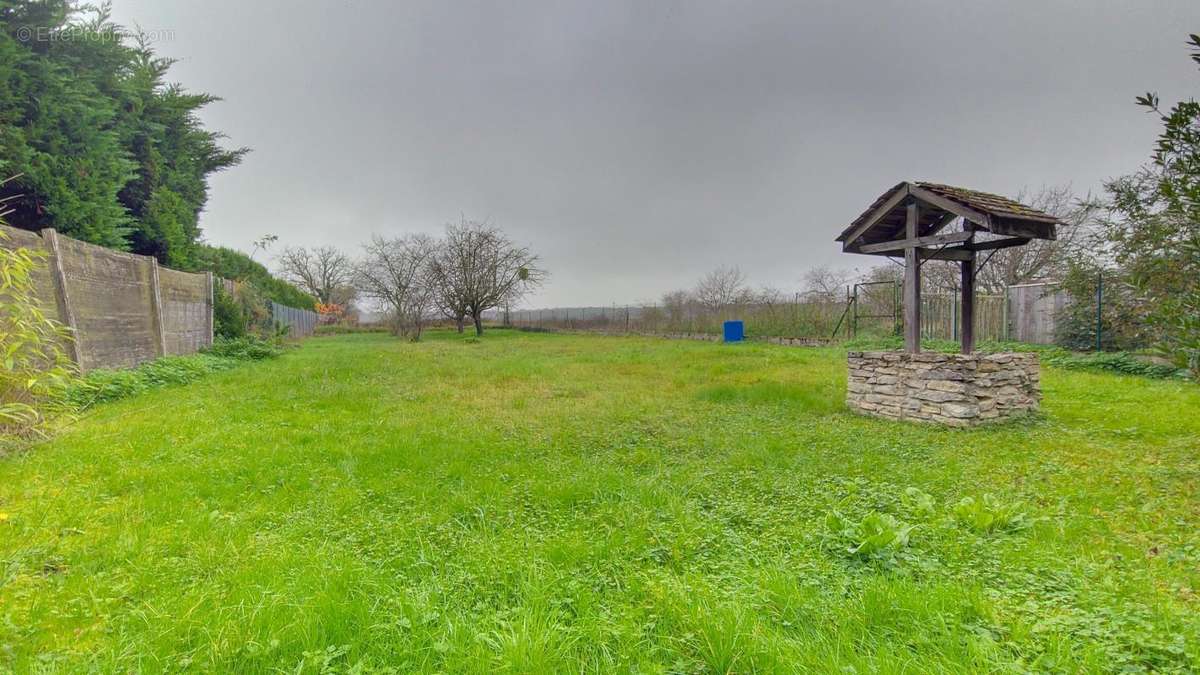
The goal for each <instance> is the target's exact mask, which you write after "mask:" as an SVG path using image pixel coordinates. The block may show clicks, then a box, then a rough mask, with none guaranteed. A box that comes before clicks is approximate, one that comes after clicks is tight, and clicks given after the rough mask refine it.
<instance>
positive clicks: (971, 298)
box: [959, 259, 975, 354]
mask: <svg viewBox="0 0 1200 675" xmlns="http://www.w3.org/2000/svg"><path fill="white" fill-rule="evenodd" d="M959 266H960V271H961V273H962V318H961V319H960V323H961V328H960V329H959V332H960V334H961V335H962V353H964V354H970V353H971V352H973V351H975V260H974V259H971V260H964V261H962V262H960V263H959Z"/></svg>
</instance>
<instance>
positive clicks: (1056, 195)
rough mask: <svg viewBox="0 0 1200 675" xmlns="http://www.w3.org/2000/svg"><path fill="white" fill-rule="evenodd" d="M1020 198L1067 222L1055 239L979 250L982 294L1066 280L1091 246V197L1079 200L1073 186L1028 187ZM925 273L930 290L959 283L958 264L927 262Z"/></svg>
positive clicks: (1095, 208) (1096, 210)
mask: <svg viewBox="0 0 1200 675" xmlns="http://www.w3.org/2000/svg"><path fill="white" fill-rule="evenodd" d="M1016 200H1017V201H1018V202H1021V203H1023V204H1028V205H1029V206H1032V207H1033V208H1035V209H1038V210H1039V211H1043V212H1045V213H1049V214H1050V215H1052V216H1057V217H1058V218H1060V219H1061V220H1062V222H1063V224H1062V225H1061V226H1059V227H1058V228H1057V229H1058V231H1057V238H1056V239H1032V240H1030V241H1029V243H1027V244H1025V245H1024V246H1013V247H1011V248H1004V249H997V250H996V251H995V252H994V253H991V254H988V253H982V254H980V257H979V259H978V263H977V264H978V265H980V267H979V270H978V271H977V272H976V276H975V288H976V290H977V292H979V293H1003V292H1004V289H1005V288H1007V287H1008V286H1012V285H1015V284H1024V283H1029V282H1032V281H1039V280H1043V279H1061V278H1062V277H1063V276H1064V275H1065V274H1066V271H1067V267H1068V265H1069V262H1070V260H1071V259H1072V258H1073V257H1074V256H1075V255H1077V254H1078V253H1080V251H1081V249H1082V248H1083V247H1085V246H1086V245H1087V242H1088V241H1089V240H1090V236H1091V234H1092V233H1094V232H1095V231H1096V229H1097V223H1098V216H1099V214H1100V207H1099V205H1098V204H1096V203H1095V202H1094V201H1093V200H1092V199H1091V198H1090V197H1084V198H1083V199H1080V198H1079V197H1078V196H1076V194H1075V192H1074V191H1073V190H1072V189H1071V186H1069V185H1060V186H1050V187H1043V188H1041V189H1039V190H1037V191H1036V192H1029V191H1025V190H1023V191H1021V193H1019V194H1018V195H1017V196H1016ZM953 229H961V225H958V224H956V225H953V226H951V228H948V229H947V231H952V230H953ZM921 276H922V279H923V281H924V282H925V283H926V285H927V286H929V287H930V288H956V287H957V286H958V284H959V268H958V265H957V264H956V263H947V262H943V261H930V262H929V263H924V264H922V265H921Z"/></svg>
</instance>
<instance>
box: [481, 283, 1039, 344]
mask: <svg viewBox="0 0 1200 675" xmlns="http://www.w3.org/2000/svg"><path fill="white" fill-rule="evenodd" d="M1015 288H1016V287H1014V289H1015ZM930 290H931V291H932V292H926V293H925V294H923V295H922V298H921V335H922V337H924V338H926V339H935V340H958V339H959V338H960V336H961V334H962V299H961V294H960V292H959V289H957V288H945V289H930ZM1059 294H1061V291H1060V290H1059V289H1058V286H1057V285H1056V284H1052V283H1045V284H1026V285H1023V286H1022V287H1021V289H1020V290H1019V291H1014V292H1013V293H1012V294H1010V293H1009V291H1008V289H1005V292H1004V293H997V294H976V296H975V337H976V339H977V340H980V341H987V340H997V341H1000V340H1013V339H1018V338H1019V339H1021V340H1023V341H1025V342H1033V343H1043V344H1048V343H1051V342H1053V341H1054V315H1055V312H1056V311H1057V310H1058V308H1061V306H1062V303H1063V300H1062V298H1061V297H1060V295H1059ZM902 298H903V293H902V292H901V288H900V284H899V283H897V282H892V281H883V282H870V283H860V284H854V285H852V286H848V287H847V288H846V294H845V297H844V298H842V297H838V298H830V297H828V296H826V297H821V298H813V297H804V296H801V295H799V294H796V295H793V296H790V297H788V298H786V299H785V300H781V301H772V302H743V303H737V304H730V305H725V306H722V307H707V306H704V305H701V304H699V303H694V302H693V303H687V304H679V305H662V304H641V305H610V306H607V307H558V308H552V309H522V310H510V311H509V312H507V322H508V323H509V324H510V325H513V326H517V327H522V328H531V329H544V330H594V331H601V332H608V333H688V334H711V335H718V334H720V332H721V325H722V323H723V322H724V321H726V320H729V319H739V320H741V321H744V322H745V324H746V334H747V335H750V336H757V337H795V338H805V339H824V340H837V339H847V338H852V337H857V336H868V335H897V334H899V333H900V330H901V320H902V319H901V317H902V316H903V315H904V314H903V306H902V302H903V299H902ZM1034 315H1036V316H1034ZM498 318H499V317H498ZM1018 330H1019V334H1018V332H1017V331H1018Z"/></svg>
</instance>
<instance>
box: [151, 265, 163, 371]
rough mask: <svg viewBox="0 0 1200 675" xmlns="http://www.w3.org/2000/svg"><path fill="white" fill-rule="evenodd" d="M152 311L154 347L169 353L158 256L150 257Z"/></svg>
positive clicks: (158, 350)
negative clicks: (164, 325) (164, 324)
mask: <svg viewBox="0 0 1200 675" xmlns="http://www.w3.org/2000/svg"><path fill="white" fill-rule="evenodd" d="M149 261H150V311H151V313H152V314H153V315H154V316H153V317H152V318H153V319H154V337H155V341H154V347H155V351H157V352H158V355H159V356H160V357H161V356H166V355H167V333H166V330H165V329H164V328H163V311H162V287H161V286H160V284H159V282H158V258H154V257H150V258H149Z"/></svg>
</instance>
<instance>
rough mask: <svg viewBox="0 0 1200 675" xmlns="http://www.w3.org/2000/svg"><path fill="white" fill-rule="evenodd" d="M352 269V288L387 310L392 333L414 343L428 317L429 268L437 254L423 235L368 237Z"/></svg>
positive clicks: (431, 290)
mask: <svg viewBox="0 0 1200 675" xmlns="http://www.w3.org/2000/svg"><path fill="white" fill-rule="evenodd" d="M363 248H364V252H365V255H364V257H363V259H362V260H361V261H360V262H359V263H358V265H357V266H356V268H355V274H354V279H355V284H356V285H357V286H358V288H359V290H360V291H361V292H362V294H363V295H365V296H366V297H368V298H371V299H373V300H375V301H377V302H379V303H380V304H381V305H383V306H384V307H386V308H387V310H388V313H389V315H390V318H391V322H392V332H393V333H395V334H396V335H398V336H407V337H409V338H411V339H412V340H413V341H414V342H415V341H417V340H420V339H421V331H422V329H423V328H424V325H425V322H426V320H427V319H428V317H429V315H430V314H431V313H432V310H433V307H434V296H435V294H436V287H435V285H434V284H433V283H431V281H430V268H431V264H432V262H433V258H434V255H435V253H436V250H437V244H436V242H435V241H434V240H433V239H432V238H431V237H429V236H427V235H408V236H403V237H396V238H394V239H384V238H383V237H380V236H378V235H375V236H373V237H371V241H370V243H368V244H366V245H365V246H364V247H363Z"/></svg>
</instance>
